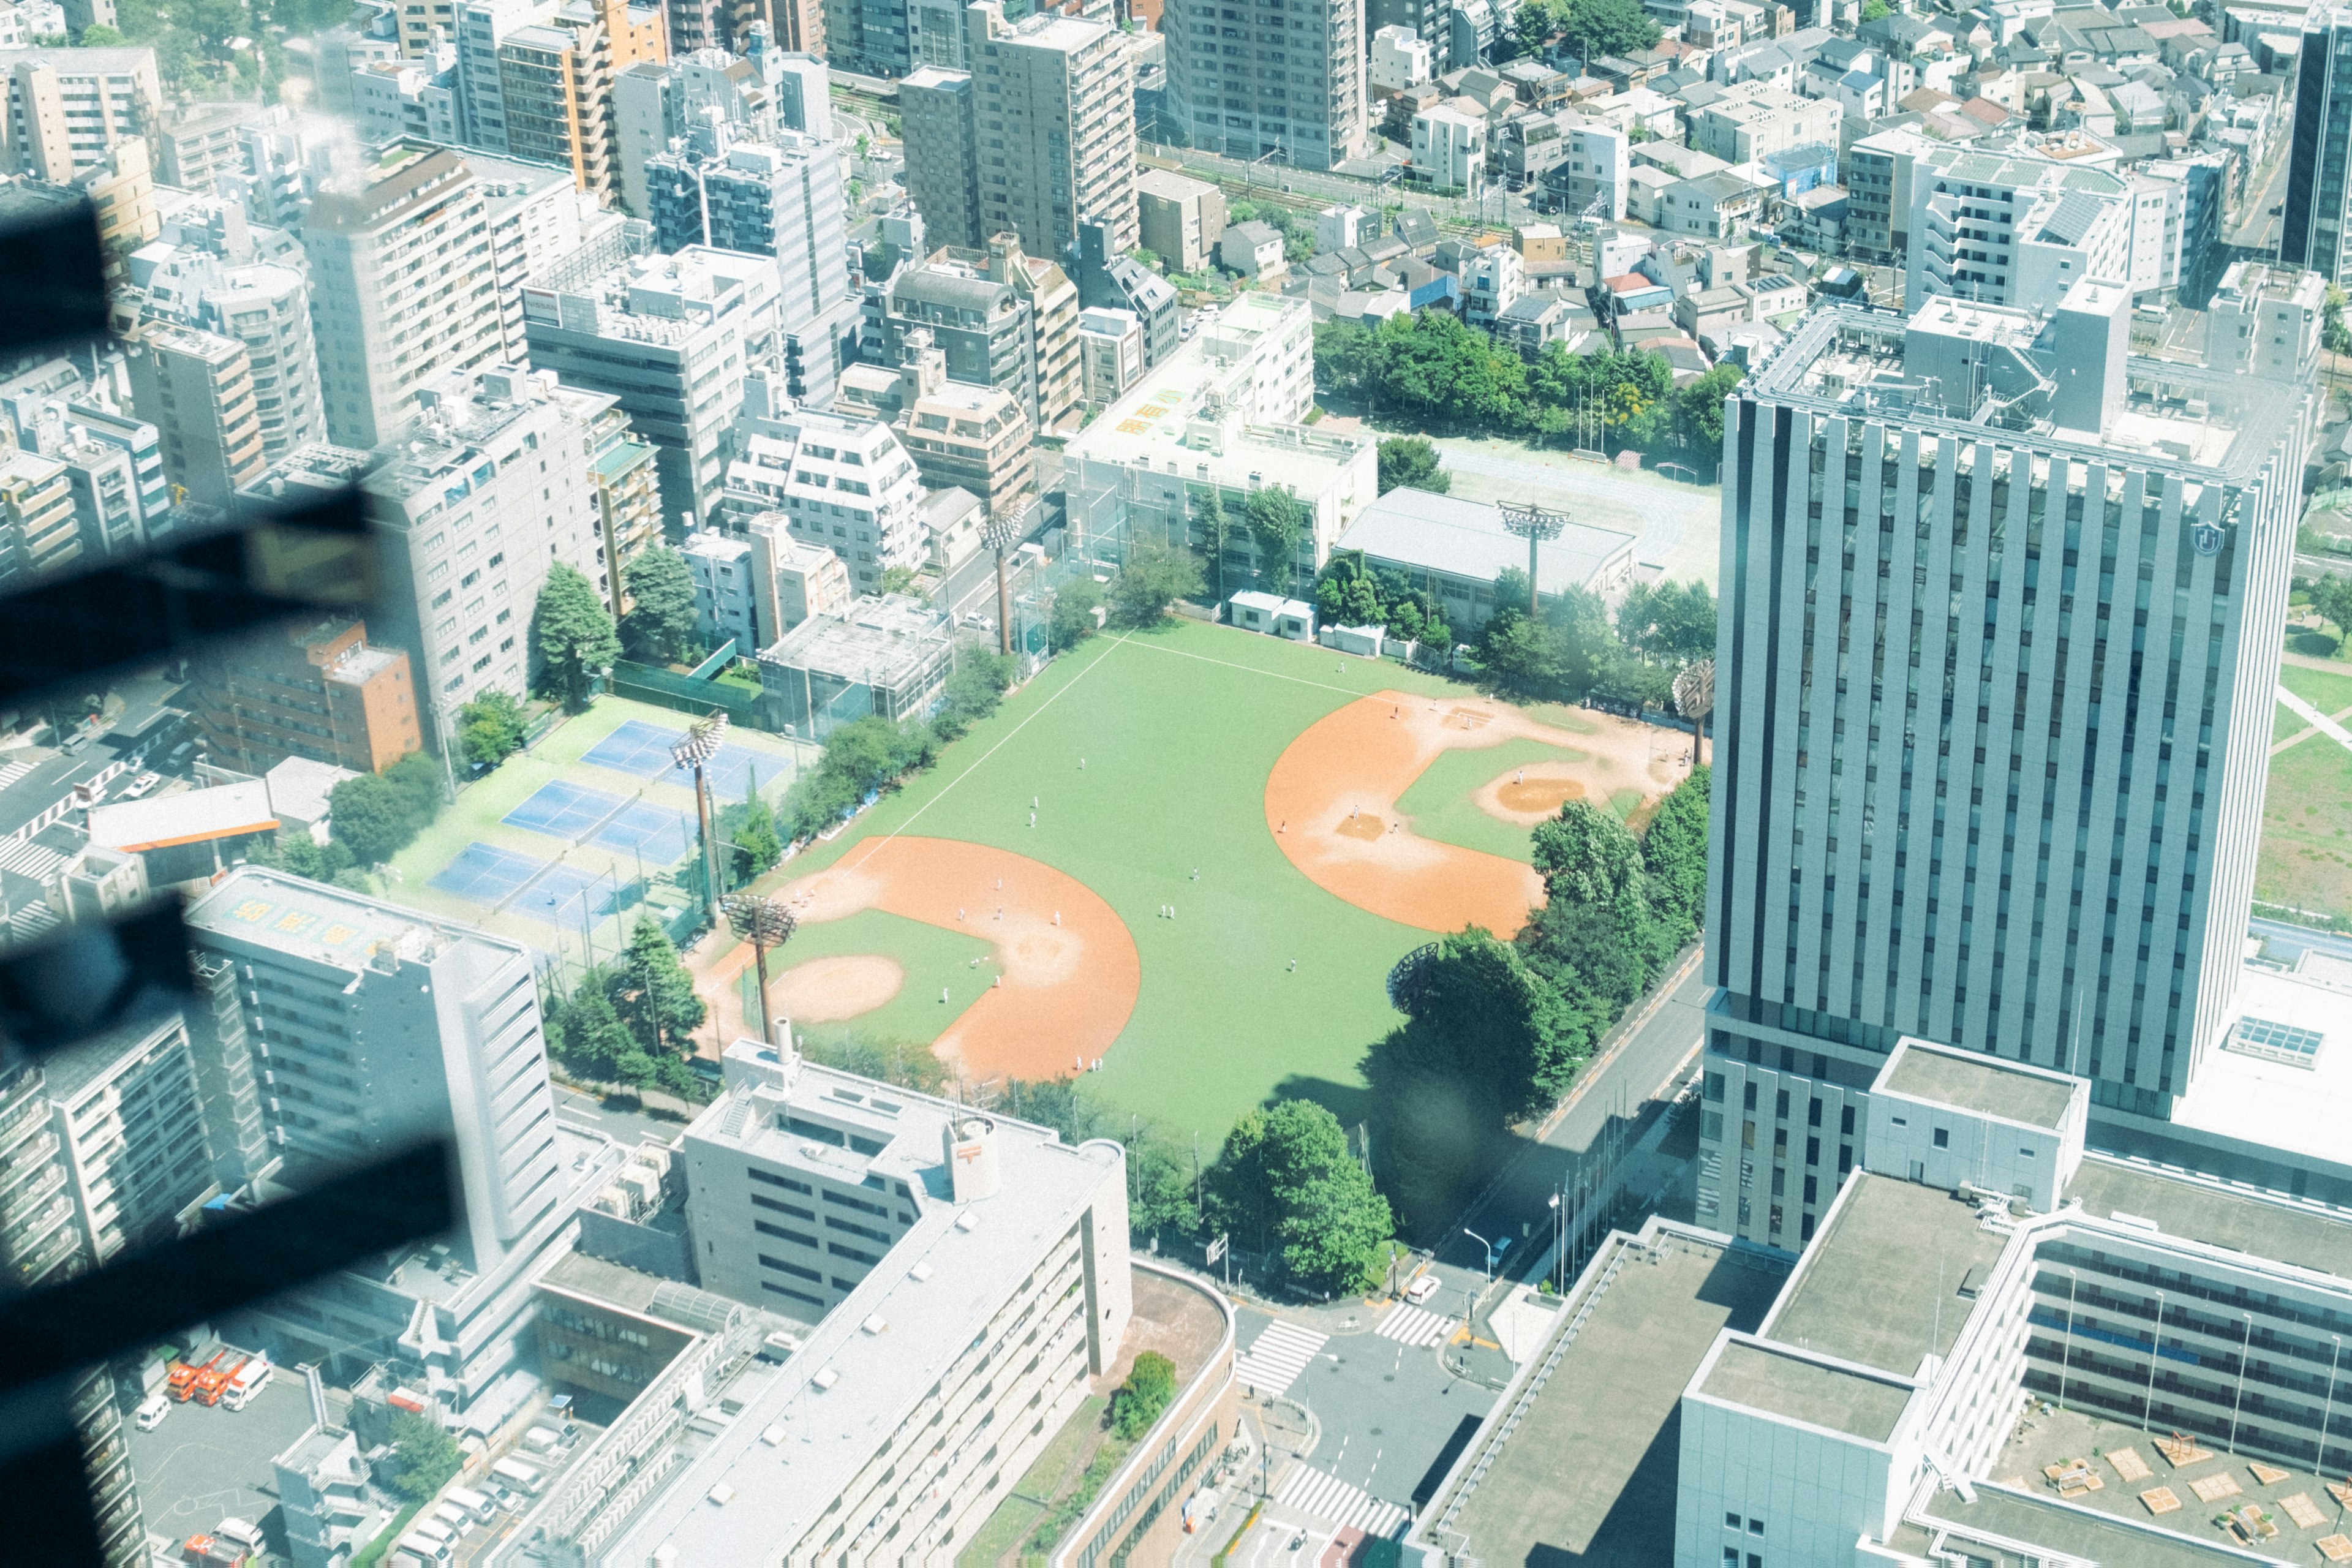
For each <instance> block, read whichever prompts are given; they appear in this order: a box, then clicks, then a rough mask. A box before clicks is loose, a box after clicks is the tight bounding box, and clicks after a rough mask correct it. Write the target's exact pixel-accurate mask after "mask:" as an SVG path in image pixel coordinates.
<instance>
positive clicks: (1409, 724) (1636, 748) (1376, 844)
mask: <svg viewBox="0 0 2352 1568" xmlns="http://www.w3.org/2000/svg"><path fill="white" fill-rule="evenodd" d="M1594 718H1595V720H1596V721H1598V722H1599V724H1600V729H1599V731H1597V732H1596V733H1593V734H1590V735H1582V734H1572V733H1570V731H1566V730H1561V729H1556V728H1554V727H1553V726H1551V725H1549V724H1541V723H1538V722H1537V721H1534V720H1532V719H1530V718H1528V716H1527V715H1526V714H1524V713H1522V712H1520V711H1519V710H1517V709H1514V708H1511V707H1509V706H1507V704H1504V703H1500V702H1491V701H1488V700H1485V699H1483V698H1454V699H1441V700H1437V701H1435V702H1434V703H1433V701H1432V700H1431V699H1429V698H1427V697H1414V696H1412V695H1411V694H1409V693H1406V692H1402V691H1383V692H1381V693H1380V694H1378V695H1377V696H1372V697H1365V698H1360V699H1359V700H1356V701H1354V702H1350V703H1349V704H1348V705H1347V706H1346V707H1344V708H1341V709H1339V710H1338V711H1336V712H1333V713H1329V714H1327V715H1326V716H1324V717H1323V718H1322V719H1320V720H1318V721H1316V722H1315V723H1314V724H1312V725H1310V726H1308V728H1307V730H1306V731H1304V732H1302V733H1301V734H1300V735H1299V737H1298V738H1297V740H1295V741H1293V742H1291V743H1290V745H1289V747H1288V748H1287V749H1286V750H1285V751H1284V752H1283V753H1282V755H1281V756H1280V757H1279V758H1278V759H1276V762H1275V764H1274V771H1273V772H1272V773H1269V774H1267V776H1266V781H1265V826H1266V830H1267V831H1268V832H1270V833H1273V834H1274V835H1275V836H1276V837H1275V843H1276V846H1277V847H1279V848H1280V849H1281V850H1282V853H1283V855H1284V857H1285V858H1286V859H1288V860H1289V862H1290V863H1291V864H1292V865H1294V866H1296V867H1297V868H1298V869H1299V870H1300V871H1301V872H1303V873H1304V874H1305V875H1306V877H1307V879H1308V880H1309V881H1311V882H1313V883H1314V884H1315V885H1316V886H1318V887H1319V888H1321V889H1324V890H1325V891H1326V892H1328V893H1332V894H1334V895H1336V896H1338V897H1339V898H1342V899H1345V900H1347V901H1348V902H1349V903H1351V904H1354V905H1355V906H1356V907H1357V908H1359V909H1363V910H1370V911H1371V912H1372V913H1374V914H1376V915H1383V916H1386V917H1387V918H1388V919H1390V920H1392V921H1402V923H1404V924H1406V925H1413V926H1420V927H1422V928H1423V930H1425V931H1460V930H1461V929H1462V928H1463V926H1464V925H1465V924H1471V925H1478V926H1483V927H1485V928H1486V930H1488V931H1493V932H1494V933H1495V934H1496V935H1497V936H1510V935H1512V934H1513V933H1515V932H1517V931H1518V929H1519V928H1520V927H1521V926H1522V925H1524V924H1526V923H1527V918H1528V910H1529V909H1531V908H1533V907H1534V906H1535V905H1536V904H1538V903H1540V902H1541V901H1542V900H1543V881H1542V879H1541V878H1539V877H1538V876H1537V875H1536V872H1535V868H1533V867H1531V866H1528V865H1525V864H1523V863H1521V862H1519V861H1517V860H1507V859H1505V858H1502V857H1501V856H1498V855H1488V854H1486V853H1483V852H1482V851H1479V850H1476V849H1465V848H1463V847H1460V846H1458V845H1454V844H1445V843H1441V842H1439V841H1438V840H1436V839H1433V838H1423V837H1420V836H1419V835H1418V834H1416V833H1414V832H1413V830H1412V822H1411V821H1410V820H1409V819H1406V818H1403V817H1402V816H1401V815H1400V814H1399V812H1398V811H1397V807H1396V802H1397V797H1398V796H1400V795H1403V794H1404V792H1405V791H1406V790H1407V789H1408V788H1410V787H1411V785H1412V781H1413V780H1415V779H1417V778H1419V777H1420V776H1421V775H1422V773H1423V771H1424V770H1426V769H1427V768H1428V766H1429V764H1430V763H1432V762H1433V761H1434V760H1435V758H1436V756H1437V754H1438V753H1439V752H1444V751H1450V750H1453V749H1455V748H1481V747H1487V746H1497V745H1500V744H1502V743H1503V742H1505V741H1507V740H1511V739H1513V738H1517V737H1526V738H1528V739H1532V740H1538V741H1544V742H1549V743H1551V744H1553V745H1557V746H1560V747H1562V748H1565V749H1567V750H1569V751H1571V752H1576V753H1577V754H1578V756H1579V757H1580V759H1582V760H1580V761H1573V762H1571V761H1562V762H1559V763H1530V764H1528V766H1527V767H1526V768H1525V769H1516V768H1515V769H1513V770H1512V771H1510V772H1509V773H1504V774H1502V775H1501V776H1500V777H1498V778H1496V779H1494V780H1492V781H1490V782H1489V783H1487V784H1486V785H1485V786H1483V787H1482V788H1481V789H1480V790H1479V791H1478V792H1477V795H1476V796H1475V800H1476V802H1477V804H1478V805H1479V806H1480V807H1481V808H1482V809H1483V810H1485V811H1486V812H1487V813H1489V814H1490V815H1492V816H1498V817H1502V818H1504V819H1505V820H1507V821H1511V822H1524V823H1528V824H1530V825H1532V824H1534V823H1537V822H1540V821H1542V820H1543V819H1544V818H1545V817H1548V816H1551V815H1552V814H1553V813H1554V812H1556V811H1558V810H1559V806H1560V804H1561V803H1562V802H1564V801H1568V800H1573V799H1576V798H1579V797H1580V796H1581V795H1584V794H1586V793H1587V792H1588V790H1589V791H1590V792H1591V794H1593V795H1596V796H1599V797H1602V798H1605V797H1606V796H1608V795H1610V794H1611V793H1612V791H1614V790H1615V789H1617V788H1620V787H1626V786H1634V787H1639V788H1642V789H1643V790H1644V791H1649V792H1655V791H1658V790H1663V789H1666V788H1670V787H1672V786H1673V784H1675V783H1676V782H1677V781H1678V780H1680V778H1681V777H1682V774H1683V773H1684V771H1685V769H1684V768H1682V767H1679V766H1676V765H1675V764H1674V763H1671V762H1667V761H1664V760H1658V761H1654V760H1653V759H1652V757H1651V739H1650V736H1649V735H1648V733H1647V732H1646V727H1645V726H1643V725H1637V724H1633V723H1629V722H1625V721H1612V720H1609V719H1607V718H1606V717H1605V716H1602V715H1594ZM1621 730H1622V733H1620V732H1619V731H1621ZM1521 773H1525V775H1526V776H1525V779H1524V781H1522V779H1521V778H1520V776H1519V775H1520V774H1521Z"/></svg>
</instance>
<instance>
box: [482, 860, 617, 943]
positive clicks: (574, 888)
mask: <svg viewBox="0 0 2352 1568" xmlns="http://www.w3.org/2000/svg"><path fill="white" fill-rule="evenodd" d="M583 906H584V908H585V910H586V912H587V918H588V919H590V920H592V921H594V920H602V919H604V916H606V915H608V914H611V913H612V912H613V909H614V885H613V879H611V878H609V877H599V876H595V875H593V874H592V873H590V872H587V871H583V870H582V869H580V868H579V867H577V866H550V867H549V868H547V874H546V875H545V876H543V877H541V879H539V880H538V881H536V882H533V883H532V884H531V885H530V887H529V888H527V889H524V890H523V893H522V896H521V897H520V898H518V899H517V900H515V901H514V902H513V903H511V904H509V905H508V906H507V909H508V910H509V912H510V913H513V914H518V915H529V916H530V918H531V919H533V920H535V921H546V922H547V923H548V924H549V925H551V926H561V927H562V928H563V929H564V930H566V931H570V930H573V929H574V928H576V927H577V926H578V925H579V924H580V920H581V912H582V910H583Z"/></svg>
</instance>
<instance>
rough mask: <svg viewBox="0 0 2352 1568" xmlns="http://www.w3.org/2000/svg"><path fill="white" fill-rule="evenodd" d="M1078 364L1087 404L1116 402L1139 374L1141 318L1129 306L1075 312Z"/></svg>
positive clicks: (1141, 334)
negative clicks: (1076, 316)
mask: <svg viewBox="0 0 2352 1568" xmlns="http://www.w3.org/2000/svg"><path fill="white" fill-rule="evenodd" d="M1078 368H1079V370H1080V372H1081V374H1082V375H1083V377H1084V379H1085V382H1086V388H1087V406H1088V407H1089V408H1100V407H1103V406H1104V405H1107V404H1111V403H1116V402H1118V399H1119V398H1120V397H1121V396H1122V395H1125V393H1126V391H1127V389H1128V388H1129V387H1130V386H1133V385H1134V384H1136V383H1137V382H1138V381H1139V380H1141V379H1142V378H1143V322H1142V321H1141V320H1140V319H1139V318H1138V317H1137V315H1136V313H1135V312H1134V311H1132V310H1108V309H1105V308H1102V307H1100V306H1095V307H1090V308H1089V309H1087V310H1081V311H1079V312H1078Z"/></svg>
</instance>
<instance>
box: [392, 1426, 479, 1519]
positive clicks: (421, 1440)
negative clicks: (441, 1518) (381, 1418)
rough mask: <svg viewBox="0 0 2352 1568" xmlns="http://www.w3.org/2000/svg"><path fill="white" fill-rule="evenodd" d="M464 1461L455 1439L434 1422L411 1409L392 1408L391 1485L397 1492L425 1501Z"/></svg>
mask: <svg viewBox="0 0 2352 1568" xmlns="http://www.w3.org/2000/svg"><path fill="white" fill-rule="evenodd" d="M465 1462H466V1457H465V1455H463V1454H462V1453H460V1452H458V1449H457V1438H455V1437H453V1436H450V1435H449V1434H448V1433H447V1432H445V1431H443V1430H442V1429H441V1427H440V1426H438V1425H436V1423H434V1422H431V1421H428V1420H426V1419H425V1417H424V1416H422V1415H416V1414H415V1412H413V1411H408V1410H395V1411H394V1412H393V1414H392V1485H393V1489H394V1490H395V1491H397V1492H399V1493H400V1495H401V1496H403V1497H404V1498H406V1499H408V1500H410V1501H412V1502H425V1501H429V1500H431V1499H432V1498H433V1497H434V1496H435V1495H436V1494H437V1493H438V1492H439V1491H440V1490H441V1489H442V1488H443V1487H446V1486H447V1485H448V1484H449V1479H450V1478H451V1477H452V1476H455V1475H456V1474H457V1471H458V1470H459V1469H460V1468H462V1467H463V1466H464V1464H465Z"/></svg>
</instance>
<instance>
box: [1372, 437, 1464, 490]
mask: <svg viewBox="0 0 2352 1568" xmlns="http://www.w3.org/2000/svg"><path fill="white" fill-rule="evenodd" d="M1380 463H1381V494H1382V495H1386V494H1388V493H1389V492H1390V491H1391V490H1392V489H1398V488H1399V487H1401V486H1402V487H1404V488H1407V489H1416V490H1427V491H1428V492H1430V493H1431V494H1432V495H1441V496H1442V495H1444V494H1446V493H1447V492H1448V491H1450V490H1452V489H1453V488H1454V476H1453V475H1452V474H1449V473H1447V472H1446V471H1445V470H1444V468H1442V467H1440V466H1439V463H1438V458H1437V448H1436V447H1434V446H1432V445H1431V444H1430V439H1429V437H1426V436H1398V437H1392V438H1391V439H1389V440H1386V441H1383V442H1381V456H1380Z"/></svg>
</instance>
